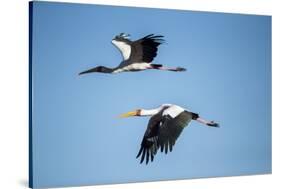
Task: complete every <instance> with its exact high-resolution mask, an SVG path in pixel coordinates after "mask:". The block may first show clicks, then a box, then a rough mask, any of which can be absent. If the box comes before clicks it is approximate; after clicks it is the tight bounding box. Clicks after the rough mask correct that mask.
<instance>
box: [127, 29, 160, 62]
mask: <svg viewBox="0 0 281 189" xmlns="http://www.w3.org/2000/svg"><path fill="white" fill-rule="evenodd" d="M163 37H164V36H162V35H154V34H150V35H147V36H145V37H143V38H141V39H139V40H136V41H134V42H132V43H131V50H132V52H131V55H130V57H129V60H128V62H131V63H134V62H146V63H151V62H152V61H153V59H154V58H155V57H156V56H157V51H158V46H159V45H160V44H162V43H163V42H164V39H162V38H163Z"/></svg>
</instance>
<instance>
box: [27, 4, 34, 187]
mask: <svg viewBox="0 0 281 189" xmlns="http://www.w3.org/2000/svg"><path fill="white" fill-rule="evenodd" d="M32 34H33V2H29V54H28V56H29V57H28V59H29V73H28V74H29V75H28V77H29V81H28V87H29V89H28V92H29V94H28V100H29V112H28V113H29V120H28V121H29V131H28V142H29V146H28V147H29V152H28V155H29V173H28V176H29V182H28V186H29V187H30V188H33V154H32V146H33V145H32Z"/></svg>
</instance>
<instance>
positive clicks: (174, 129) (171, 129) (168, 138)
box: [158, 111, 192, 154]
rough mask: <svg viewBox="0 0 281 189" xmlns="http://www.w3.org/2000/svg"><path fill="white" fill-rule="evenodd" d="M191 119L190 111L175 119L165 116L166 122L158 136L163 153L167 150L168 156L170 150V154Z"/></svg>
mask: <svg viewBox="0 0 281 189" xmlns="http://www.w3.org/2000/svg"><path fill="white" fill-rule="evenodd" d="M191 119H192V113H191V112H188V111H183V112H182V113H180V114H179V115H178V116H177V117H175V118H172V117H170V116H169V115H166V116H165V121H164V122H163V124H161V125H160V127H159V134H158V148H160V150H161V152H163V151H164V150H165V153H166V154H167V153H168V150H169V151H170V152H171V151H172V150H173V146H174V145H175V143H176V140H177V138H178V137H179V136H180V134H181V132H182V130H183V129H184V128H185V127H186V126H187V125H188V123H189V122H190V121H191Z"/></svg>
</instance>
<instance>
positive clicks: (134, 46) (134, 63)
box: [79, 33, 186, 75]
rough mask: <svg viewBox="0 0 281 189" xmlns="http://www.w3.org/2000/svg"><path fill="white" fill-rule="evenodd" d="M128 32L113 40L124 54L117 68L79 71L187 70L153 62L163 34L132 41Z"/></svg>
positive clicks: (100, 67) (103, 67) (99, 67)
mask: <svg viewBox="0 0 281 189" xmlns="http://www.w3.org/2000/svg"><path fill="white" fill-rule="evenodd" d="M129 36H130V35H128V34H124V33H121V34H119V35H117V36H115V38H114V39H113V40H112V41H111V42H112V44H113V45H114V46H116V47H117V48H118V49H119V51H120V52H121V54H122V56H123V61H122V62H121V63H120V64H119V66H117V67H115V68H108V67H105V66H97V67H95V68H92V69H89V70H86V71H83V72H81V73H79V75H81V74H86V73H92V72H101V73H110V74H111V73H120V72H128V71H142V70H147V69H157V70H167V71H175V72H180V71H185V70H186V69H185V68H181V67H176V68H168V67H164V66H162V65H161V64H152V61H153V59H154V58H155V57H156V55H157V50H158V46H159V45H160V44H162V43H163V42H164V40H163V39H162V38H163V36H162V35H154V34H150V35H147V36H145V37H143V38H141V39H138V40H136V41H131V40H130V39H129Z"/></svg>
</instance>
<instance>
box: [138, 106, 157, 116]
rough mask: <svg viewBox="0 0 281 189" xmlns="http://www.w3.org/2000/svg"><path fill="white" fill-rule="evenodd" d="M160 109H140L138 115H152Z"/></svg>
mask: <svg viewBox="0 0 281 189" xmlns="http://www.w3.org/2000/svg"><path fill="white" fill-rule="evenodd" d="M160 111H161V109H160V108H156V109H150V110H145V109H141V111H140V116H153V115H155V114H157V113H159V112H160Z"/></svg>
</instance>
